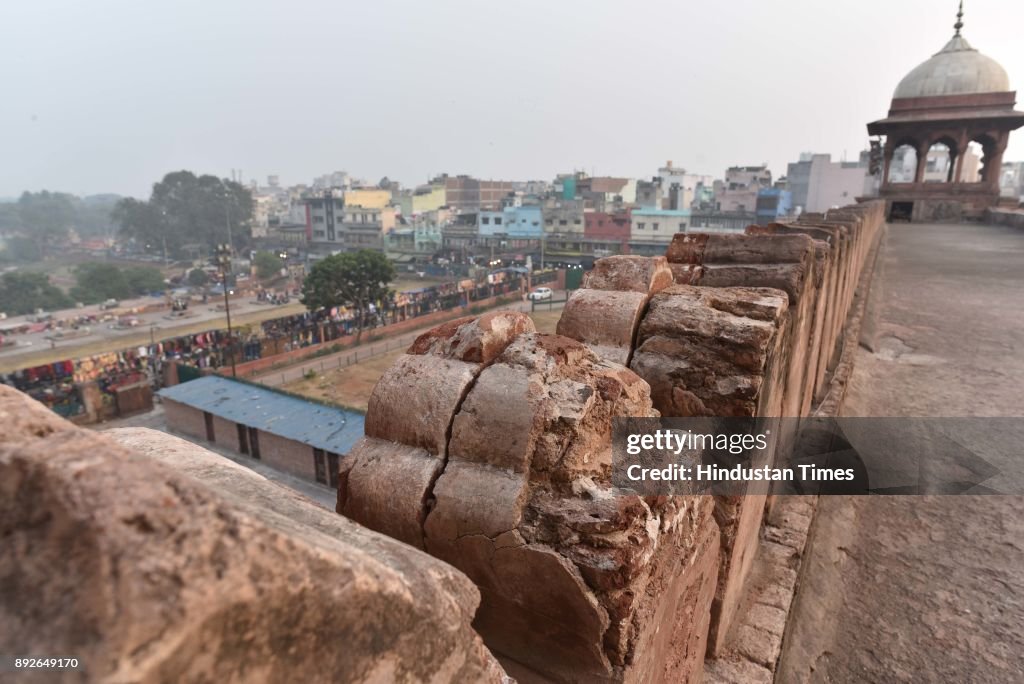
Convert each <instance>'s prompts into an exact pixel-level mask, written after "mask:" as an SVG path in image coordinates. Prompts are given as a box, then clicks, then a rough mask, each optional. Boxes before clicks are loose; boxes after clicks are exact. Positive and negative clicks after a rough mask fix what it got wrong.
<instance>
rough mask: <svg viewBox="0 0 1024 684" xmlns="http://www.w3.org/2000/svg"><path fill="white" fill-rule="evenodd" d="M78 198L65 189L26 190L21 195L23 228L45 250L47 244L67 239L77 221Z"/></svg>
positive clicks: (20, 213) (19, 208) (20, 211)
mask: <svg viewBox="0 0 1024 684" xmlns="http://www.w3.org/2000/svg"><path fill="white" fill-rule="evenodd" d="M75 199H76V198H75V197H74V196H73V195H68V194H67V193H63V192H48V191H46V190H43V191H42V192H23V193H22V194H21V197H19V198H18V219H19V222H20V223H21V230H22V232H23V233H24V234H25V235H26V236H28V237H30V238H31V239H33V240H34V241H35V242H36V244H38V245H39V246H40V249H41V250H45V247H46V245H48V244H52V243H56V242H60V241H61V240H64V239H66V238H67V237H68V231H69V230H70V229H71V228H72V227H74V223H75V206H74V200H75Z"/></svg>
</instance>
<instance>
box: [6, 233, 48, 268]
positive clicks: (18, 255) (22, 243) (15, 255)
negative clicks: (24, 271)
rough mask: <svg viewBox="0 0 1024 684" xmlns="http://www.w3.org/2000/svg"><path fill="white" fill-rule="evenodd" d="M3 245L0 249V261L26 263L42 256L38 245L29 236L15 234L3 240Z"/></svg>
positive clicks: (37, 259)
mask: <svg viewBox="0 0 1024 684" xmlns="http://www.w3.org/2000/svg"><path fill="white" fill-rule="evenodd" d="M3 246H4V247H3V249H2V250H0V261H9V262H13V263H15V264H28V263H32V262H34V261H39V260H40V259H42V258H43V255H42V253H41V252H40V251H39V245H38V244H36V242H35V240H32V239H31V238H27V237H22V236H20V235H15V236H13V237H9V238H7V239H5V240H3Z"/></svg>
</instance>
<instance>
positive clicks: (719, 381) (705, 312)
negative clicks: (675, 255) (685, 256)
mask: <svg viewBox="0 0 1024 684" xmlns="http://www.w3.org/2000/svg"><path fill="white" fill-rule="evenodd" d="M786 309H787V297H786V296H785V294H784V293H782V292H780V291H778V290H772V289H767V288H723V289H712V288H701V287H692V286H687V285H674V286H672V287H670V288H668V289H667V290H665V291H663V292H661V293H659V294H657V295H655V296H654V297H653V298H652V299H651V303H650V306H649V308H648V312H647V315H646V316H645V317H644V319H643V321H641V323H640V330H639V334H638V337H637V348H636V350H635V352H634V354H633V360H632V362H631V363H630V367H631V368H632V369H633V370H634V371H636V372H637V374H638V375H640V377H642V378H644V379H645V380H647V382H648V383H649V384H650V385H651V397H652V400H653V402H654V405H655V407H656V408H657V409H658V410H659V411H661V412H662V414H663V415H666V416H752V415H757V405H758V403H759V402H760V401H761V400H762V396H763V395H762V393H761V387H762V384H763V382H764V371H765V368H766V364H767V362H768V359H769V356H770V355H771V353H772V352H773V344H774V343H776V342H777V338H776V335H777V334H778V330H779V325H780V322H781V321H782V318H783V316H784V314H785V312H786Z"/></svg>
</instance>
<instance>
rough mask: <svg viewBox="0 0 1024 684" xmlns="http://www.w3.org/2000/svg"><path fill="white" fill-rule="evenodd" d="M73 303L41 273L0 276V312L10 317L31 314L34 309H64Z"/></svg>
mask: <svg viewBox="0 0 1024 684" xmlns="http://www.w3.org/2000/svg"><path fill="white" fill-rule="evenodd" d="M72 305H73V302H72V301H71V299H69V298H68V296H67V295H65V294H64V293H63V292H61V291H60V290H59V289H57V288H56V287H54V286H53V285H51V284H50V280H49V278H47V277H46V275H45V274H43V273H23V272H19V271H14V272H13V273H4V274H3V276H0V310H2V311H3V312H4V313H6V314H8V315H10V316H17V315H19V314H27V313H32V312H33V311H35V310H36V309H44V310H46V311H53V310H54V309H66V308H68V307H69V306H72Z"/></svg>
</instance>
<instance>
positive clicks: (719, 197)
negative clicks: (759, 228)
mask: <svg viewBox="0 0 1024 684" xmlns="http://www.w3.org/2000/svg"><path fill="white" fill-rule="evenodd" d="M770 187H772V172H771V171H769V170H768V167H767V166H765V165H761V166H733V167H730V168H729V169H726V172H725V183H723V184H722V186H721V187H720V188H718V189H716V190H717V192H716V194H715V209H716V210H717V211H722V212H726V213H730V212H750V213H753V212H754V208H755V207H756V206H757V193H758V192H759V191H760V190H761V189H762V188H770Z"/></svg>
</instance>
